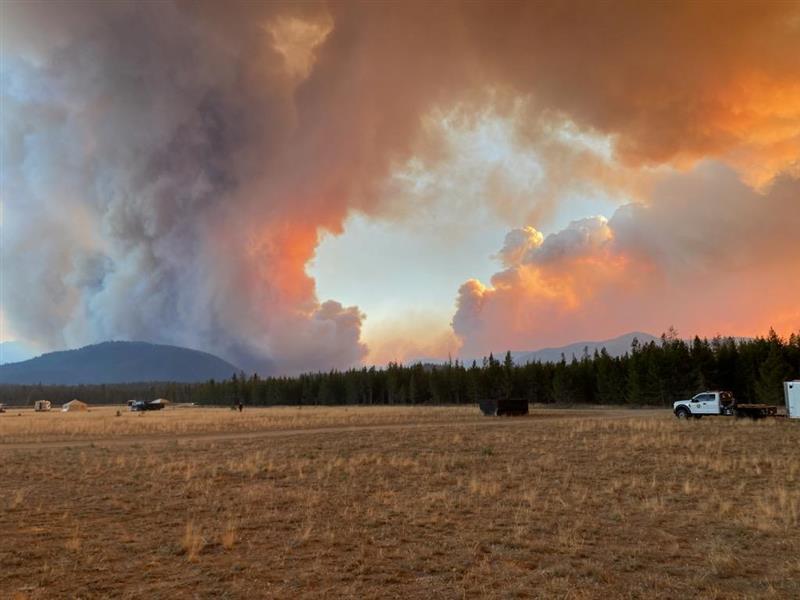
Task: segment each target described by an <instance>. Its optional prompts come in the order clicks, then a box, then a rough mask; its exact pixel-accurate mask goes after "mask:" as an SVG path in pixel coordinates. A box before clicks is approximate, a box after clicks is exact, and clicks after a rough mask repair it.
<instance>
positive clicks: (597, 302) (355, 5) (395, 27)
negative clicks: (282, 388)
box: [0, 0, 800, 374]
mask: <svg viewBox="0 0 800 600" xmlns="http://www.w3.org/2000/svg"><path fill="white" fill-rule="evenodd" d="M0 7H1V8H0V10H2V15H0V17H2V18H0V23H2V25H0V27H2V31H0V34H1V35H0V41H1V42H2V48H0V50H2V53H1V54H2V56H1V58H2V65H1V66H2V69H1V72H0V93H1V96H0V101H1V103H0V128H1V131H2V139H1V140H0V153H1V154H0V202H2V221H1V222H0V228H2V243H1V245H2V260H1V261H0V330H1V331H0V339H1V340H19V341H23V342H25V343H27V344H30V345H32V346H34V347H36V348H38V349H41V350H53V349H62V348H70V347H77V346H81V345H85V344H90V343H95V342H99V341H103V340H108V339H118V340H125V339H128V340H145V341H151V342H156V343H169V344H176V345H184V346H188V347H192V348H198V349H202V350H206V351H209V352H212V353H214V354H217V355H220V356H222V357H223V358H226V359H227V360H230V361H232V362H233V363H234V364H237V365H239V366H240V367H242V368H243V369H246V370H248V371H258V372H259V373H260V374H294V373H299V372H302V371H311V370H328V369H331V368H347V367H350V366H356V365H362V364H385V363H386V362H387V361H390V360H399V361H408V360H412V359H415V358H423V357H424V358H446V357H447V356H453V357H457V356H462V357H475V356H481V355H485V354H487V353H488V352H490V351H492V352H496V353H497V352H503V351H505V350H506V349H512V350H533V349H537V348H541V347H546V346H555V345H561V344H567V343H571V342H575V341H580V340H590V339H594V340H597V339H604V338H609V337H614V336H617V335H620V334H622V333H626V332H628V331H634V330H638V331H649V332H651V333H654V334H659V333H661V332H662V331H666V330H667V329H668V328H669V327H675V328H676V329H677V330H678V332H679V333H680V334H681V335H684V336H692V335H695V334H699V335H703V336H713V335H717V334H723V335H735V336H750V335H758V334H765V333H766V332H767V331H768V330H769V328H770V327H774V328H775V329H776V330H777V331H778V332H779V333H781V334H782V335H788V334H789V333H791V332H796V331H800V301H798V299H800V279H799V278H798V274H800V268H799V267H798V264H800V260H798V259H800V235H798V231H800V3H794V2H760V3H751V2H728V3H711V2H708V3H703V2H700V3H698V2H691V3H689V2H671V3H659V2H651V3H634V2H621V1H620V2H609V3H596V2H558V3H533V2H530V3H520V2H513V3H512V2H471V3H463V2H437V3H422V2H414V1H411V2H402V3H399V2H396V3H393V2H384V3H370V2H335V3H326V2H308V3H297V2H293V3H280V2H269V3H267V2H263V3H262V2H229V3H225V5H224V7H223V6H222V4H221V3H218V2H212V1H202V0H201V1H196V2H188V1H183V0H174V1H169V0H164V1H163V2H149V3H140V2H138V3H137V2H124V1H120V2H114V3H105V2H82V1H76V2H70V3H56V4H54V3H46V2H36V1H32V2H15V1H10V2H4V3H2V4H0Z"/></svg>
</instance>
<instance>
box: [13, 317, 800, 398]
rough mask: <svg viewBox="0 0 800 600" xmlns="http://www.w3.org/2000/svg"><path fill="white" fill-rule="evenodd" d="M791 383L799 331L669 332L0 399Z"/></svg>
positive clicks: (557, 392) (549, 392) (797, 363)
mask: <svg viewBox="0 0 800 600" xmlns="http://www.w3.org/2000/svg"><path fill="white" fill-rule="evenodd" d="M788 379H800V333H798V334H792V335H791V336H790V337H789V338H788V339H784V338H781V337H780V336H778V335H777V334H776V333H775V332H774V331H772V330H771V331H770V333H769V335H767V336H766V337H758V338H754V339H746V340H736V339H734V338H731V337H716V338H713V339H711V340H708V339H701V338H699V337H695V338H694V339H693V340H691V341H685V340H682V339H680V338H679V337H678V336H677V334H676V332H675V331H674V330H670V331H669V332H667V333H665V334H663V335H662V336H661V339H660V340H659V341H651V342H648V343H644V344H642V343H639V342H638V340H634V341H633V343H632V345H631V348H630V351H629V352H628V353H626V354H625V355H623V356H619V357H613V356H610V355H609V354H608V353H607V352H606V351H605V349H603V350H601V351H595V352H593V353H589V352H588V349H585V350H584V352H583V353H582V355H581V356H570V357H566V356H563V355H562V358H561V360H560V361H559V362H555V363H551V362H534V363H529V364H523V365H517V364H514V362H513V360H512V357H511V354H510V353H506V355H505V357H504V358H503V360H498V359H497V358H495V357H494V356H493V355H489V356H487V357H486V358H484V359H483V360H482V361H480V362H478V361H473V362H471V363H469V364H465V363H464V362H459V361H458V360H455V361H448V362H447V363H445V364H442V365H432V364H413V365H402V364H398V363H390V364H389V365H388V366H386V367H385V368H376V367H363V368H354V369H350V370H346V371H337V370H333V371H329V372H318V373H306V374H303V375H299V376H297V377H265V378H262V377H259V376H258V375H257V374H252V375H245V374H244V373H238V374H232V376H231V378H230V379H227V380H224V381H215V380H210V381H207V382H204V383H194V384H182V383H146V384H124V385H112V384H107V385H81V386H50V385H45V386H43V385H5V386H2V387H0V402H4V403H6V404H9V405H20V406H22V405H32V404H33V402H34V401H35V400H38V399H47V400H51V401H52V402H54V403H61V402H66V401H68V400H71V399H73V398H80V399H81V400H83V401H85V402H88V403H90V404H117V403H124V402H126V401H127V400H130V399H134V398H137V399H147V400H149V399H153V398H166V399H168V400H170V401H172V402H194V403H196V404H207V405H233V404H237V403H238V402H240V401H241V402H242V403H243V404H244V405H245V406H273V405H298V406H303V405H337V404H354V405H355V404H366V405H370V404H471V403H475V402H478V401H479V400H481V399H502V398H524V399H526V400H527V401H528V402H530V403H543V404H627V405H640V406H669V405H671V403H672V402H673V401H675V400H680V399H684V398H689V397H691V396H693V395H694V394H696V393H698V392H700V391H703V390H711V389H722V390H730V391H732V392H733V393H734V395H735V396H736V397H737V398H738V399H740V400H744V401H749V402H763V403H767V404H781V403H783V401H784V399H783V382H784V381H786V380H788Z"/></svg>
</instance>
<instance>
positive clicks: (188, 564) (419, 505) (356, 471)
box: [0, 408, 800, 599]
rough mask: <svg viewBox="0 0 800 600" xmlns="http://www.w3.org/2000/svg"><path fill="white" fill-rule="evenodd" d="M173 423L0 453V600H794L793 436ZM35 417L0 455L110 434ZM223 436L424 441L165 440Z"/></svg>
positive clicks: (635, 420)
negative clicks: (180, 435) (304, 430)
mask: <svg viewBox="0 0 800 600" xmlns="http://www.w3.org/2000/svg"><path fill="white" fill-rule="evenodd" d="M382 411H383V412H382ZM98 412H99V411H98ZM192 412H193V411H179V410H175V411H167V412H165V413H163V414H160V415H153V414H147V415H146V417H144V418H143V419H141V421H146V422H147V423H151V422H152V423H157V426H156V427H154V428H151V429H148V428H149V427H150V426H149V425H148V428H145V429H144V430H143V429H141V428H140V426H139V425H138V421H137V419H138V417H136V416H133V417H132V418H127V417H126V418H118V419H116V420H117V421H123V422H125V421H129V422H130V423H131V424H130V425H129V426H128V425H126V427H127V429H125V430H124V431H125V433H124V434H120V435H130V436H141V437H136V438H131V440H130V444H128V445H113V446H111V445H109V446H104V445H103V444H102V440H101V441H98V443H97V444H96V445H95V446H94V447H91V446H84V447H72V448H52V447H42V448H41V449H36V448H16V449H15V448H14V447H13V446H12V445H10V444H6V446H5V448H3V445H2V444H0V509H2V510H3V513H2V514H0V565H2V568H0V598H5V597H10V598H13V597H20V598H23V597H24V598H31V599H39V598H53V597H81V598H107V597H118V598H139V597H147V598H194V597H202V598H211V597H226V598H256V597H274V598H289V597H292V598H293V597H320V598H321V597H347V598H383V597H408V598H464V597H469V598H474V597H503V598H510V597H544V598H610V597H628V598H636V597H648V598H649V597H661V598H677V597H681V598H683V597H698V598H699V597H702V598H715V597H716V598H753V597H783V598H793V597H798V596H800V558H798V557H800V536H798V535H796V532H797V527H798V525H800V468H798V460H797V459H798V456H797V449H798V447H800V423H793V422H788V421H785V420H784V421H769V422H762V423H749V422H748V423H742V422H736V421H733V420H727V419H717V420H714V419H703V420H702V421H699V422H687V423H684V422H677V421H676V420H674V419H673V418H671V417H670V416H669V415H668V414H667V413H665V412H662V413H658V412H655V413H653V412H643V411H630V412H628V413H625V412H624V411H591V412H590V411H583V412H579V411H534V415H533V416H531V417H529V418H523V419H490V418H483V417H479V416H475V410H474V409H471V408H469V409H462V408H458V409H420V410H417V411H415V409H393V408H389V409H378V408H375V409H369V408H367V409H352V408H351V409H349V410H348V411H346V412H345V411H344V409H341V410H340V409H308V408H304V409H302V411H298V410H297V409H278V410H277V411H276V414H275V415H271V414H270V411H266V410H265V411H255V410H251V411H249V412H248V411H245V413H244V414H243V415H238V414H234V413H230V411H224V412H221V413H220V414H222V415H224V417H223V418H222V420H221V421H219V422H217V421H214V420H213V419H211V417H210V416H209V415H214V417H216V413H208V412H207V411H198V412H197V413H196V414H197V416H193V415H192V414H191V413H192ZM300 412H302V416H300V415H298V413H300ZM111 414H112V415H113V411H111ZM36 416H37V417H38V416H41V415H36ZM50 416H51V415H48V416H47V417H48V418H46V419H42V420H38V421H36V422H34V420H33V418H31V420H30V422H29V423H28V424H27V425H25V427H19V426H17V425H15V424H14V423H13V421H14V419H23V417H15V416H14V415H13V413H7V414H6V415H4V416H3V417H2V419H0V433H1V432H5V431H6V429H4V428H6V427H8V428H14V430H13V435H14V436H15V437H14V439H15V440H16V441H17V442H20V441H27V440H28V439H35V440H42V441H47V440H50V439H65V438H67V439H72V440H76V441H77V440H80V439H85V438H86V436H89V437H91V439H94V438H95V437H97V436H103V435H105V436H106V437H111V436H113V435H116V434H117V433H118V432H117V431H107V432H106V433H103V432H104V431H105V429H104V428H105V427H107V426H108V425H107V423H106V420H104V419H102V418H98V417H97V414H96V412H92V413H88V414H84V415H77V416H78V418H77V419H72V417H73V416H76V415H57V416H65V417H69V418H70V421H69V422H68V421H65V420H62V423H61V424H59V425H58V426H56V425H54V424H53V423H55V422H56V420H55V419H53V420H52V421H51V419H50V418H49V417H50ZM151 417H153V419H151V420H150V421H147V419H150V418H151ZM543 417H548V418H543ZM620 417H628V418H620ZM233 418H236V419H238V420H237V421H234V420H233ZM95 419H98V420H95ZM183 419H188V420H189V421H190V422H189V423H188V424H187V423H185V422H183ZM326 419H327V420H326ZM64 423H71V424H73V425H75V427H76V429H75V431H66V432H65V429H64V427H63V426H62V425H63V424H64ZM234 423H238V425H239V426H240V427H241V430H242V431H258V427H262V428H265V429H267V430H269V429H270V428H275V427H290V426H298V424H300V423H302V426H303V427H309V426H310V424H313V426H315V427H320V426H324V425H326V424H331V425H336V426H340V427H341V426H347V427H351V426H359V425H374V424H376V423H383V424H392V423H395V424H397V425H401V424H406V425H407V424H414V423H421V424H423V425H425V426H424V427H419V428H413V427H412V428H409V427H404V428H400V427H397V428H386V429H374V428H373V429H367V428H364V429H361V430H347V431H343V430H336V429H331V430H330V431H328V432H325V433H313V434H304V435H294V436H288V437H281V438H269V437H264V438H243V439H229V440H215V439H213V438H208V439H203V440H200V439H198V440H195V441H191V440H188V439H185V440H183V442H182V443H180V444H178V443H175V442H170V441H165V440H164V439H163V437H162V436H163V435H164V434H165V433H168V432H169V431H179V432H186V431H214V430H215V428H216V430H220V431H231V430H233V429H232V428H233V427H234V425H233V424H234ZM431 423H433V424H436V423H441V425H442V426H441V427H438V426H437V427H430V426H429V425H430V424H431ZM170 426H172V428H170ZM26 428H27V429H26ZM26 431H27V433H25V432H26ZM147 435H150V436H152V439H151V441H148V438H147V437H146V436H147ZM26 436H29V437H26Z"/></svg>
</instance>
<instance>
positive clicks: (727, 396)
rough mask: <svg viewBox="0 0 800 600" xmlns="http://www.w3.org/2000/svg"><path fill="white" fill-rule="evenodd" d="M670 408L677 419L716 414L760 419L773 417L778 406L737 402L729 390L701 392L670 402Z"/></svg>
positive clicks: (697, 417) (776, 412)
mask: <svg viewBox="0 0 800 600" xmlns="http://www.w3.org/2000/svg"><path fill="white" fill-rule="evenodd" d="M672 410H673V411H674V412H675V416H676V417H678V418H679V419H688V418H689V417H694V418H695V419H699V418H701V417H704V416H710V415H717V416H724V417H740V418H741V417H748V418H750V419H761V418H764V417H774V416H776V415H777V414H778V407H777V406H772V405H770V404H743V403H740V402H737V400H736V398H734V397H733V394H732V393H731V392H722V391H714V392H702V393H700V394H697V395H696V396H695V397H694V398H692V399H691V400H678V401H677V402H674V403H673V404H672Z"/></svg>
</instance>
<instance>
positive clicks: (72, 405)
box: [61, 398, 89, 412]
mask: <svg viewBox="0 0 800 600" xmlns="http://www.w3.org/2000/svg"><path fill="white" fill-rule="evenodd" d="M61 410H62V411H63V412H86V411H87V410H89V405H88V404H86V402H81V401H80V400H78V399H77V398H75V399H74V400H71V401H69V402H67V403H66V404H64V405H63V406H62V407H61Z"/></svg>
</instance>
